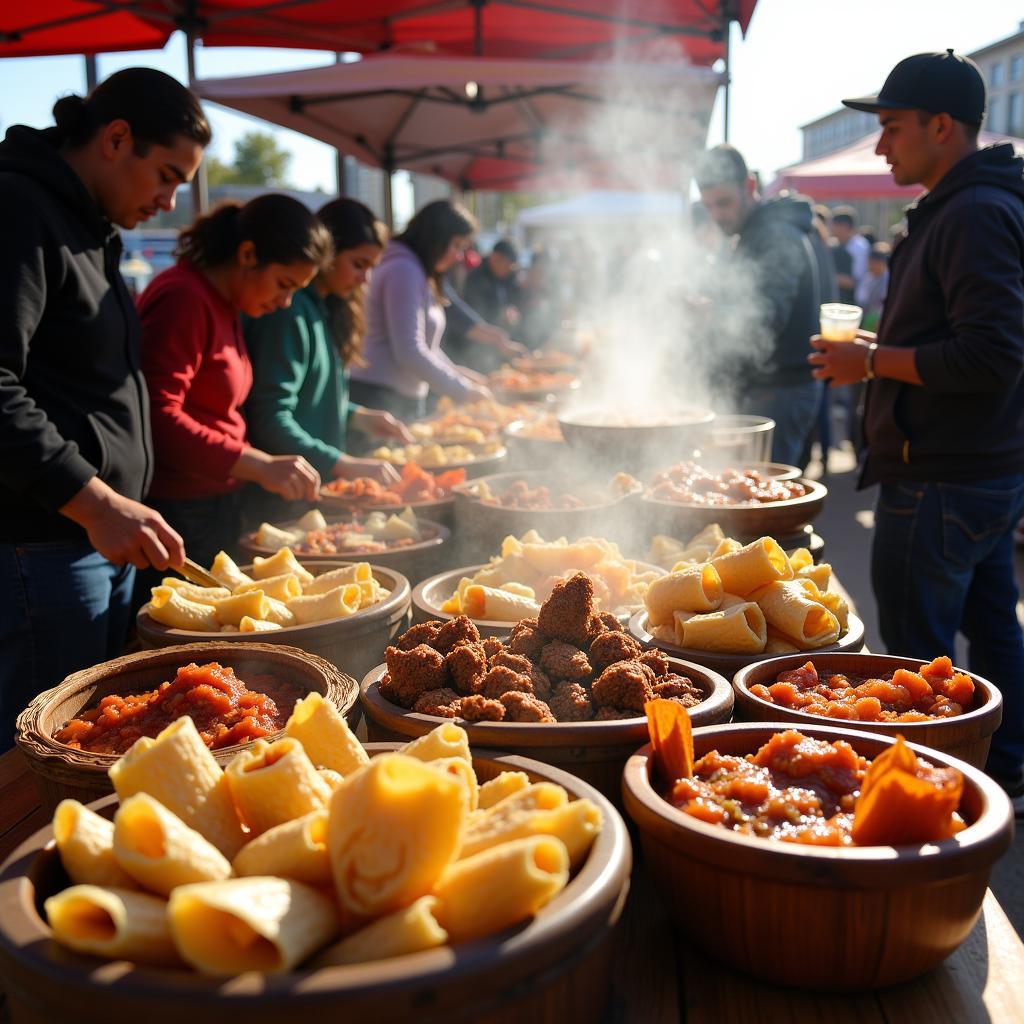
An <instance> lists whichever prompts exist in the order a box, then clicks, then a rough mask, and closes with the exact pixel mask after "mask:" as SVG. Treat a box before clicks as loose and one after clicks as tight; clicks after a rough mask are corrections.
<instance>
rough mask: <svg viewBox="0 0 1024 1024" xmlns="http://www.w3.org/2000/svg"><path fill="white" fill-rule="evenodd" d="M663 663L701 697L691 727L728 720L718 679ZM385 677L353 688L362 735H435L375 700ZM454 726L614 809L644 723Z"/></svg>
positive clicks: (382, 668) (429, 725) (430, 719)
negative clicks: (599, 796) (576, 781)
mask: <svg viewBox="0 0 1024 1024" xmlns="http://www.w3.org/2000/svg"><path fill="white" fill-rule="evenodd" d="M669 663H670V665H671V670H672V671H673V672H676V673H678V674H679V675H684V676H688V677H689V678H690V680H691V681H692V682H693V684H694V685H695V686H699V687H700V688H701V690H703V692H704V694H705V697H704V700H703V701H701V703H700V704H697V705H696V706H694V707H692V708H690V719H691V721H692V722H693V723H694V724H695V725H714V724H716V723H718V722H727V721H728V720H729V717H730V715H731V714H732V708H733V695H732V692H731V690H732V687H731V686H730V685H729V683H728V681H727V680H726V679H725V677H724V676H720V675H719V674H718V673H717V672H711V671H709V670H708V669H706V668H703V667H702V666H700V665H694V664H692V663H690V662H686V661H679V660H678V659H675V658H670V659H669ZM386 671H387V666H386V665H378V666H377V667H376V668H375V669H373V670H372V671H371V672H369V673H367V675H366V677H365V678H364V679H363V681H362V683H361V684H360V686H359V699H360V700H361V701H362V704H363V709H364V713H365V718H366V732H367V735H368V736H369V737H370V739H371V740H405V741H408V740H411V739H415V738H416V737H417V736H423V735H424V734H425V733H428V732H430V731H431V730H432V729H436V728H437V726H438V725H440V724H441V722H443V721H445V719H443V718H439V717H438V716H436V715H421V714H418V713H416V712H413V711H407V710H406V709H405V708H403V707H399V706H398V705H397V704H393V703H392V702H391V701H389V700H387V699H386V698H385V697H383V696H381V692H380V678H381V676H382V675H383V674H384V673H385V672H386ZM723 684H724V685H723ZM459 725H461V726H462V728H463V729H465V730H466V732H467V733H469V742H470V744H471V745H473V746H481V747H498V748H500V749H501V750H509V751H513V752H515V753H517V754H522V755H524V756H527V757H533V758H536V759H537V760H538V761H542V762H543V763H544V764H549V765H553V766H554V767H556V768H561V769H562V770H563V771H567V772H572V774H573V775H576V776H578V777H579V778H581V779H583V780H584V781H585V782H587V783H589V784H590V785H591V786H594V787H595V788H596V789H598V790H600V791H601V792H602V793H604V795H605V796H606V797H608V799H609V800H612V801H613V802H615V803H618V801H619V799H620V792H621V781H622V768H623V766H624V765H625V763H626V760H627V758H628V757H629V756H630V754H632V752H633V751H634V750H636V745H637V743H643V742H644V740H645V739H646V737H647V720H646V719H645V718H643V717H642V716H641V717H638V718H624V719H620V720H618V721H611V722H546V723H530V722H464V721H462V720H461V719H460V720H459Z"/></svg>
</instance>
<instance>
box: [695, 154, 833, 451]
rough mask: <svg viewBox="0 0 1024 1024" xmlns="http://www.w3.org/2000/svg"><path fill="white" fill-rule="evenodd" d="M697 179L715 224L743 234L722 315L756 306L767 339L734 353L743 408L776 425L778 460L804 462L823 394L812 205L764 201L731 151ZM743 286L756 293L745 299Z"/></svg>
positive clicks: (785, 199) (710, 161) (732, 367)
mask: <svg viewBox="0 0 1024 1024" xmlns="http://www.w3.org/2000/svg"><path fill="white" fill-rule="evenodd" d="M696 178H697V185H698V187H699V188H700V195H701V201H702V202H703V204H704V206H705V207H706V208H707V211H708V214H709V215H710V217H711V219H712V220H713V221H714V222H715V223H716V224H717V225H718V227H719V228H720V229H721V230H722V232H723V233H724V234H725V235H726V236H729V237H732V236H737V238H736V248H735V251H734V253H733V258H732V260H731V263H730V264H727V266H728V267H729V272H730V273H731V274H732V277H733V278H734V280H733V281H731V282H728V283H726V287H725V289H724V290H725V293H726V294H729V293H730V292H731V293H732V295H733V298H732V299H731V300H730V299H719V301H718V302H717V303H716V306H717V307H718V308H717V310H716V313H715V316H716V318H718V317H720V318H721V319H722V321H724V320H725V319H726V318H729V319H732V318H733V317H734V316H735V314H736V309H735V306H736V305H737V304H741V305H742V304H745V305H747V306H752V307H753V308H752V309H751V310H750V312H752V313H753V323H756V324H757V325H758V326H760V327H762V328H763V329H764V331H765V334H766V338H765V342H766V343H765V344H760V343H759V341H758V339H756V338H754V337H753V336H751V337H749V338H748V339H745V340H746V341H747V342H748V343H749V346H750V347H749V349H748V350H747V351H744V352H741V353H739V354H738V355H737V354H736V353H728V354H727V355H728V364H727V367H728V370H727V372H728V376H729V377H730V378H731V380H730V382H729V383H730V386H731V388H732V390H733V391H734V392H735V396H736V405H737V410H738V411H739V412H741V413H747V414H752V415H757V416H769V417H771V418H772V419H773V420H775V433H774V435H773V438H772V459H773V460H774V461H775V462H784V463H786V464H787V465H794V464H800V460H801V458H802V455H803V452H804V448H805V446H806V444H807V441H808V438H809V437H810V434H811V430H812V428H813V427H814V423H815V420H816V417H817V415H818V407H819V405H820V404H821V395H822V387H821V385H820V384H819V383H818V382H817V381H815V380H814V379H812V377H811V375H810V374H809V373H808V372H807V361H806V353H807V339H808V338H809V337H810V336H811V335H812V334H814V333H815V331H816V330H817V328H818V322H819V309H820V305H821V299H820V291H819V284H818V261H817V257H816V256H815V254H814V249H813V247H812V244H811V239H810V233H811V231H813V230H814V228H813V217H812V212H811V206H810V204H809V203H808V202H806V201H805V200H803V199H796V198H794V197H792V196H789V195H784V196H782V197H780V198H778V199H772V200H767V201H765V200H762V199H760V198H759V197H758V195H757V193H756V191H755V183H754V179H753V178H752V177H751V176H750V174H749V172H748V171H747V165H746V162H745V161H744V159H743V157H742V156H741V155H740V153H739V152H738V151H737V150H736V149H734V148H733V147H732V146H729V145H720V146H715V147H714V148H713V149H710V150H708V151H707V152H705V153H703V154H702V155H701V158H700V159H699V160H698V162H697V173H696ZM741 282H747V283H748V284H749V286H750V290H749V291H747V292H746V293H745V294H743V295H742V297H737V296H739V294H740V293H739V289H738V287H737V286H738V285H739V284H740V283H741ZM718 376H719V377H721V376H722V373H721V370H719V373H718Z"/></svg>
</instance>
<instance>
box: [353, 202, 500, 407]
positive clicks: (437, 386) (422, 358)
mask: <svg viewBox="0 0 1024 1024" xmlns="http://www.w3.org/2000/svg"><path fill="white" fill-rule="evenodd" d="M475 230H476V222H475V221H474V220H473V218H472V216H471V215H470V214H469V213H468V212H467V211H466V210H464V209H463V208H462V207H461V206H458V205H457V204H455V203H453V202H451V201H450V200H447V199H438V200H436V201H434V202H432V203H427V205H426V206H424V207H423V209H421V210H420V211H419V212H418V213H416V215H415V216H414V217H413V218H412V220H410V221H409V224H408V226H407V227H406V229H405V231H403V232H402V234H400V235H398V236H397V237H396V238H394V239H392V240H391V242H389V243H388V247H387V249H386V250H385V252H384V258H383V259H382V260H381V263H380V266H379V267H378V268H377V270H376V271H375V272H374V275H373V278H372V279H371V281H370V292H369V296H368V299H367V311H366V340H365V343H364V346H363V359H362V364H363V365H361V366H353V367H352V381H351V385H350V394H351V397H352V399H353V401H355V402H358V403H359V404H360V405H364V406H370V407H372V408H376V409H385V410H387V411H389V412H391V413H393V414H394V415H395V416H398V417H400V418H401V419H415V418H416V417H418V416H422V415H423V413H424V412H425V411H426V399H427V392H428V391H433V392H435V393H436V394H437V395H447V396H448V397H450V398H453V399H455V400H456V401H467V400H471V399H477V398H487V399H490V398H491V397H492V396H491V392H490V391H489V390H488V389H487V387H486V386H485V384H484V378H483V376H481V375H480V374H478V373H476V372H475V371H473V370H470V369H468V368H467V367H465V366H458V365H456V364H455V363H454V362H452V360H451V359H449V358H448V356H446V355H445V354H444V352H442V351H441V336H442V335H443V334H444V328H445V319H446V318H445V305H446V303H447V299H445V297H444V276H445V274H446V273H447V272H448V271H449V270H450V269H451V268H452V267H453V266H454V265H455V263H456V262H457V261H458V260H459V258H460V257H461V255H462V253H463V251H464V250H465V248H466V246H467V245H468V244H469V241H470V238H471V236H472V234H473V232H474V231H475Z"/></svg>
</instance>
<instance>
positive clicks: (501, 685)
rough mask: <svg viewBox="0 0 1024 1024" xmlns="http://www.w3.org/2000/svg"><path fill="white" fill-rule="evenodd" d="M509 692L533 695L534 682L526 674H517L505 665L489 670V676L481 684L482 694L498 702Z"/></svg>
mask: <svg viewBox="0 0 1024 1024" xmlns="http://www.w3.org/2000/svg"><path fill="white" fill-rule="evenodd" d="M509 690H518V691H519V692H521V693H530V694H532V693H533V682H532V681H531V680H530V677H529V675H527V674H526V673H524V672H516V671H515V670H514V669H511V668H507V667H506V666H504V665H498V666H497V667H495V668H491V669H488V670H487V674H486V675H485V676H484V677H483V679H482V680H481V683H480V693H482V694H483V695H484V696H485V697H489V698H490V699H491V700H497V699H498V698H499V697H500V696H501V695H502V694H503V693H506V692H507V691H509Z"/></svg>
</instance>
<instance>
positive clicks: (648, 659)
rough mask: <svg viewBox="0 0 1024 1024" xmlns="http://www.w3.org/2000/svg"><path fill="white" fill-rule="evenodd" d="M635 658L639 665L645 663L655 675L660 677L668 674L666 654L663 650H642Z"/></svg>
mask: <svg viewBox="0 0 1024 1024" xmlns="http://www.w3.org/2000/svg"><path fill="white" fill-rule="evenodd" d="M636 660H637V661H639V662H640V664H641V665H646V666H647V667H648V668H649V669H650V670H651V671H652V672H653V673H654V674H655V676H656V677H659V678H660V677H661V676H667V675H668V669H669V665H668V655H667V654H666V653H665V652H664V651H659V650H658V649H657V648H651V650H649V651H644V652H643V654H641V655H640V657H639V658H637V659H636Z"/></svg>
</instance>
